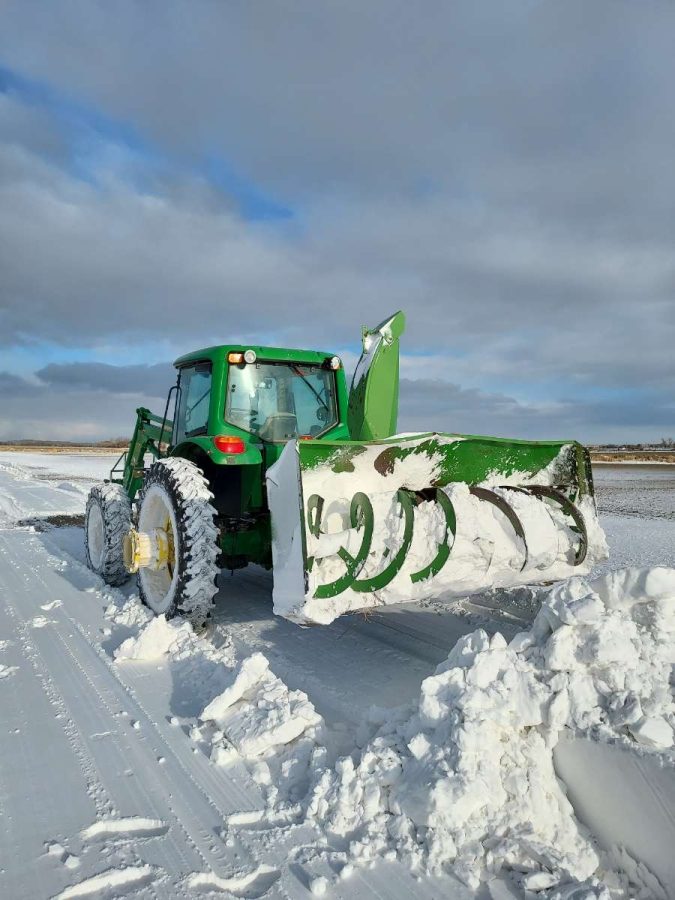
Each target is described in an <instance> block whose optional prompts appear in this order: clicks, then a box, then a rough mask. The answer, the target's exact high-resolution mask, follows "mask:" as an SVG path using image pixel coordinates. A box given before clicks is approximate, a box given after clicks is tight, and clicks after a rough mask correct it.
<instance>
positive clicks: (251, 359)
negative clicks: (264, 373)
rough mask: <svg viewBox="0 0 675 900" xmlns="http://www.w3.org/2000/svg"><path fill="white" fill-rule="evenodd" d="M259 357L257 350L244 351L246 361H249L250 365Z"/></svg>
mask: <svg viewBox="0 0 675 900" xmlns="http://www.w3.org/2000/svg"><path fill="white" fill-rule="evenodd" d="M257 358H258V357H257V356H256V352H255V350H247V351H246V352H245V353H244V362H247V363H248V364H249V365H250V364H251V363H254V362H255V361H256V359H257Z"/></svg>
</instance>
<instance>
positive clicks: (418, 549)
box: [85, 312, 606, 624]
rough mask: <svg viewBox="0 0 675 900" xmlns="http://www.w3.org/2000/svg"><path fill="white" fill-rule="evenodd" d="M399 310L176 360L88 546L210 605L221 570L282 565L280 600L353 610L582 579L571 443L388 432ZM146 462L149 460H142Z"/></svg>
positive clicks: (117, 472) (145, 413)
mask: <svg viewBox="0 0 675 900" xmlns="http://www.w3.org/2000/svg"><path fill="white" fill-rule="evenodd" d="M404 322H405V320H404V317H403V314H402V313H400V312H399V313H396V314H395V315H394V316H392V317H391V318H390V319H388V320H386V321H385V322H383V323H381V325H379V326H378V327H377V328H375V329H373V330H367V329H364V331H363V354H362V356H361V359H360V361H359V364H358V366H357V368H356V371H355V373H354V378H353V380H352V385H351V389H350V390H349V392H348V390H347V385H346V380H345V374H344V369H343V366H342V362H341V360H340V359H339V358H338V357H337V356H334V355H332V354H330V353H321V352H317V351H300V350H285V349H279V348H270V347H251V346H246V347H244V346H218V347H210V348H208V349H205V350H199V351H197V352H195V353H190V354H188V355H187V356H182V357H181V358H180V359H178V360H177V361H176V364H175V365H176V367H177V369H178V380H177V383H176V384H175V385H174V387H173V388H172V389H171V391H170V392H169V397H168V399H167V403H166V409H165V412H164V415H163V416H157V415H154V414H153V413H151V412H150V411H149V410H147V409H139V410H137V421H136V427H135V430H134V434H133V437H132V439H131V442H130V444H129V449H128V450H127V452H126V453H125V454H123V456H122V457H120V459H119V460H118V462H117V464H116V466H115V467H114V469H113V471H112V472H111V479H110V482H109V483H106V484H105V485H103V486H99V487H96V488H94V489H93V490H92V493H91V495H90V498H89V501H88V504H87V521H86V528H85V538H86V545H87V558H88V561H89V565H90V566H91V568H92V569H94V571H97V572H99V574H101V575H102V576H103V577H104V578H105V579H106V580H107V581H108V582H109V583H111V584H118V583H120V582H121V581H122V580H123V579H124V578H125V577H127V576H128V574H129V573H133V572H136V573H138V580H139V591H140V594H141V597H142V598H143V600H144V601H145V602H146V603H147V604H148V606H150V608H151V609H153V610H154V611H155V612H156V613H165V614H167V615H173V614H176V613H181V614H183V615H187V616H189V617H191V618H193V619H197V620H203V619H204V618H205V617H206V616H208V613H209V610H210V608H211V605H212V598H213V596H214V594H215V591H216V587H215V578H216V575H217V572H218V570H219V568H221V567H224V568H231V569H233V568H238V567H241V566H245V565H247V564H248V563H258V564H260V565H263V566H265V567H268V568H269V567H272V566H273V569H274V609H275V612H277V613H278V614H280V615H283V616H285V617H287V618H290V619H293V620H295V621H297V622H300V623H305V624H310V623H327V622H331V621H333V619H335V618H336V617H337V616H338V615H340V614H342V613H344V612H347V611H349V610H357V609H364V608H368V607H372V606H379V605H382V604H386V603H394V602H402V601H405V600H410V599H419V598H425V597H434V596H439V595H440V594H448V593H450V594H452V593H455V594H457V593H461V594H466V593H468V592H469V591H475V590H480V589H483V588H486V587H495V586H497V587H499V586H509V585H516V584H525V583H533V582H542V581H550V580H553V579H557V578H563V577H566V576H568V575H570V574H573V573H576V574H584V573H585V572H587V571H588V570H589V568H590V567H591V565H592V564H593V563H594V562H595V561H596V560H598V559H600V558H602V557H604V555H606V546H605V542H604V537H603V535H602V532H601V530H600V528H599V526H598V524H597V518H596V513H595V503H594V499H593V482H592V475H591V467H590V460H589V456H588V452H587V451H586V450H585V449H584V448H583V447H582V446H581V445H580V444H578V443H576V442H574V441H557V442H527V441H515V440H504V439H500V438H490V437H475V436H468V435H457V434H436V433H431V432H430V433H427V434H416V435H405V436H394V435H395V431H396V422H397V409H398V380H399V379H398V374H399V369H398V367H399V352H398V344H399V338H400V336H401V334H402V333H403V328H404ZM148 458H150V459H151V460H154V461H151V462H150V463H149V464H148Z"/></svg>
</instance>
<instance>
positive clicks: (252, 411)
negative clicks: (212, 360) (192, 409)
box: [225, 362, 338, 442]
mask: <svg viewBox="0 0 675 900" xmlns="http://www.w3.org/2000/svg"><path fill="white" fill-rule="evenodd" d="M225 419H226V421H227V422H230V424H232V425H236V426H237V427H238V428H243V429H244V430H245V431H250V432H252V433H253V434H257V435H258V436H259V437H260V438H262V440H264V441H274V442H280V441H288V440H290V439H291V438H294V437H297V436H298V435H308V436H311V437H316V436H317V435H319V434H322V433H323V432H324V431H326V430H327V429H328V428H331V427H332V426H333V425H335V424H336V423H337V420H338V418H337V403H336V398H335V375H334V373H333V372H332V371H331V370H330V369H324V368H322V367H321V366H311V365H305V364H302V363H289V362H284V363H266V362H260V363H259V362H256V363H251V364H247V363H242V364H241V365H232V364H231V365H230V369H229V375H228V381H227V401H226V405H225Z"/></svg>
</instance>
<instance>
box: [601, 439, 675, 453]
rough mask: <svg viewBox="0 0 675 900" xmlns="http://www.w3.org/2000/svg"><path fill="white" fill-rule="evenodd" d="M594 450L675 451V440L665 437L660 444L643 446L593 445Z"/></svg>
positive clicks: (644, 444)
mask: <svg viewBox="0 0 675 900" xmlns="http://www.w3.org/2000/svg"><path fill="white" fill-rule="evenodd" d="M591 449H592V450H675V438H671V437H668V438H666V437H664V438H661V440H660V441H658V442H652V443H643V444H592V445H591Z"/></svg>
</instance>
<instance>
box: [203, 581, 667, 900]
mask: <svg viewBox="0 0 675 900" xmlns="http://www.w3.org/2000/svg"><path fill="white" fill-rule="evenodd" d="M674 632H675V570H672V569H662V568H661V569H660V568H657V569H651V570H640V569H629V570H624V571H622V572H617V573H613V574H611V575H608V576H605V577H603V578H601V579H597V580H595V581H587V580H585V579H582V578H574V579H571V580H570V581H568V582H566V583H564V584H561V585H559V586H557V587H555V588H554V589H552V590H551V591H550V593H549V595H548V597H547V598H546V600H545V601H544V603H543V605H542V608H541V611H540V612H539V614H538V615H537V618H536V619H535V622H534V623H533V626H532V628H531V630H530V631H529V632H525V633H521V634H519V635H517V636H516V638H515V639H514V640H513V641H511V643H510V644H508V645H507V643H506V641H505V640H504V638H503V637H502V636H501V635H499V634H497V635H495V636H494V637H492V638H491V639H490V638H489V637H488V636H487V634H486V633H485V632H483V631H482V630H478V631H476V632H474V633H473V634H470V635H467V636H465V637H463V638H462V639H461V640H460V641H458V643H457V644H456V645H455V647H454V648H453V650H452V652H451V653H450V655H449V656H448V658H447V660H446V661H445V662H444V663H443V664H442V665H440V666H439V667H438V668H437V670H436V672H435V673H434V674H433V675H432V676H431V677H429V678H427V679H425V680H424V682H423V683H422V686H421V691H420V696H419V699H418V701H417V702H416V703H415V704H414V705H413V706H412V707H406V708H399V709H397V710H394V711H392V710H388V711H384V712H380V714H379V720H378V721H376V722H375V723H374V725H373V730H372V733H371V737H370V739H369V740H368V741H367V742H366V743H365V746H363V747H362V749H361V750H360V751H355V752H354V753H353V754H352V755H351V756H347V757H343V758H341V759H340V760H338V762H337V763H336V764H335V765H333V766H324V767H323V768H322V769H320V770H318V771H317V774H316V776H315V779H314V783H313V786H312V788H311V790H310V791H309V793H308V794H307V797H306V798H305V804H304V810H305V815H306V820H307V821H308V822H310V823H312V824H314V826H315V827H316V828H317V829H318V831H319V833H320V834H321V835H322V838H321V840H320V842H321V843H323V844H327V845H328V846H329V847H330V848H331V849H332V851H334V852H337V853H338V854H340V855H341V857H342V859H343V862H344V863H345V864H346V865H353V864H369V863H371V862H374V861H375V860H377V859H381V858H385V859H394V858H395V859H397V860H399V861H402V862H404V863H405V864H406V865H407V866H409V867H410V868H411V869H412V870H413V871H418V872H430V873H440V872H443V871H449V872H452V873H453V874H455V875H458V876H459V877H460V878H462V879H463V880H464V881H465V882H466V883H467V884H468V885H469V886H471V887H474V888H476V887H478V885H479V884H480V882H481V881H484V880H489V879H491V878H493V877H494V876H496V875H498V874H499V873H501V874H502V876H503V875H504V874H505V873H507V874H508V876H509V877H510V878H512V879H513V880H514V881H515V882H516V883H517V885H518V886H519V888H521V889H525V890H532V891H543V892H545V893H546V895H547V896H551V897H553V896H563V895H565V896H569V894H566V893H564V892H566V891H567V890H568V889H569V890H570V891H572V890H573V889H574V886H578V885H580V884H584V885H585V886H586V888H587V889H588V892H589V893H588V894H587V896H598V897H606V896H609V895H608V893H607V890H608V888H607V886H606V885H608V884H611V886H612V889H613V891H615V892H616V891H620V889H621V888H626V889H627V886H628V880H629V876H628V875H626V874H625V873H624V874H618V873H615V872H610V873H609V874H608V873H607V872H604V871H603V865H606V862H605V863H604V864H603V861H602V859H601V855H600V853H599V849H598V846H597V844H596V843H595V841H594V840H593V839H592V837H591V836H590V835H589V833H588V832H587V831H586V830H585V829H584V828H583V827H582V826H580V824H579V822H578V821H577V819H576V818H575V815H574V809H573V807H572V805H571V803H570V801H569V800H568V798H567V796H566V792H565V788H564V786H563V785H562V784H561V783H560V782H559V780H558V777H557V775H556V771H555V768H554V762H553V749H554V748H555V746H556V744H557V742H558V740H559V738H560V735H561V733H565V734H567V735H570V734H575V735H586V736H587V737H589V738H590V739H592V740H594V741H598V740H601V741H610V740H611V741H613V742H615V743H616V742H620V743H623V744H624V745H625V746H626V747H627V748H629V749H630V748H632V752H639V753H646V752H652V753H654V752H656V750H651V751H650V750H647V747H651V748H656V747H658V748H660V750H661V751H664V752H662V756H663V757H664V759H665V760H666V762H665V764H666V765H669V766H671V767H673V768H672V772H673V773H674V774H675V760H674V759H673V755H672V751H670V753H666V752H665V751H666V749H667V748H671V747H672V743H673V724H674V722H675V718H674V713H675V707H674V706H673V699H672V694H671V691H670V688H669V677H670V671H671V666H672V663H673V635H674ZM261 685H262V687H261ZM269 686H272V695H274V693H275V691H276V692H278V696H279V697H282V708H283V709H285V710H287V711H288V710H289V709H290V708H291V705H290V704H289V701H288V696H287V693H288V692H287V689H286V692H284V690H283V689H282V688H281V687H280V684H279V680H278V679H276V677H275V676H272V675H271V673H269V670H268V667H267V663H266V660H265V659H264V657H260V655H258V654H256V656H254V657H251V658H249V659H248V660H246V661H244V663H242V664H240V666H239V668H238V670H237V672H236V673H235V674H234V676H233V677H232V681H231V685H230V686H229V687H228V688H227V689H226V691H225V692H224V694H223V695H222V696H221V697H219V698H217V699H216V700H215V701H214V702H213V703H212V704H210V705H209V706H208V707H207V708H206V709H205V710H204V713H203V714H202V718H209V719H212V720H214V721H215V722H216V723H218V724H219V725H220V726H222V728H223V731H224V732H225V733H226V734H227V736H228V737H229V738H230V739H231V740H232V741H233V743H235V744H236V745H237V746H238V747H239V749H240V751H241V752H242V754H243V755H244V756H251V755H256V754H257V753H258V752H265V751H270V750H271V749H272V746H273V745H274V744H275V743H276V742H277V741H276V738H273V739H272V740H270V741H269V743H265V741H264V740H263V743H262V744H261V745H260V746H258V745H257V743H256V742H257V741H258V740H259V738H260V736H261V734H262V733H263V732H264V731H265V728H266V726H264V725H263V722H264V719H265V716H266V715H268V714H269V710H264V711H262V712H260V695H261V691H262V694H263V696H264V695H265V692H266V691H267V690H268V687H269ZM268 696H269V694H268ZM302 696H303V697H304V695H302ZM305 699H306V698H305ZM237 709H239V710H240V712H239V713H237V712H236V710H237ZM242 709H244V710H246V712H244V713H241V710H242ZM232 710H235V712H234V713H233V712H232ZM252 711H253V713H254V716H255V718H256V719H257V724H256V725H254V727H253V730H252V732H251V736H252V740H253V742H254V744H255V746H253V747H251V746H247V745H246V743H245V737H244V735H243V731H242V728H241V726H242V724H245V725H246V729H248V727H249V725H250V723H251V719H250V716H251V714H252ZM284 718H285V719H286V724H288V722H289V721H292V720H293V716H292V715H286V716H284ZM301 718H302V717H301ZM317 718H318V717H317ZM308 721H309V723H311V725H312V726H313V725H315V724H316V721H317V719H314V718H313V717H312V716H311V715H310V717H309V719H308ZM296 727H297V731H298V733H301V731H302V728H301V725H300V723H298V724H297V726H296ZM268 733H269V734H270V735H273V734H274V726H272V727H271V728H270V731H269V732H268ZM285 740H286V735H285V736H284V738H283V739H282V741H281V742H285ZM268 757H269V753H268ZM278 799H279V801H282V800H284V799H285V798H284V797H283V796H280V797H279V798H278ZM615 857H616V858H618V859H620V857H621V854H620V853H619V854H615ZM638 870H640V867H637V868H636V867H633V869H632V877H633V879H635V878H636V877H637V876H636V872H637V871H638ZM641 871H642V872H643V874H644V873H646V875H645V880H646V881H649V883H651V884H652V895H654V896H657V895H658V893H657V894H653V890H654V887H653V886H654V885H657V886H658V880H656V879H655V878H654V877H653V876H652V875H650V874H649V873H648V872H647V870H646V869H645V868H644V866H643V867H642V868H641ZM603 878H604V883H603ZM650 879H651V881H650ZM672 887H673V886H670V888H671V889H672ZM659 890H660V888H659ZM665 890H667V889H665V888H664V896H665ZM561 891H563V893H560V892H561ZM620 895H622V894H620V893H619V894H617V896H620ZM643 895H644V896H647V895H646V894H643Z"/></svg>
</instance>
